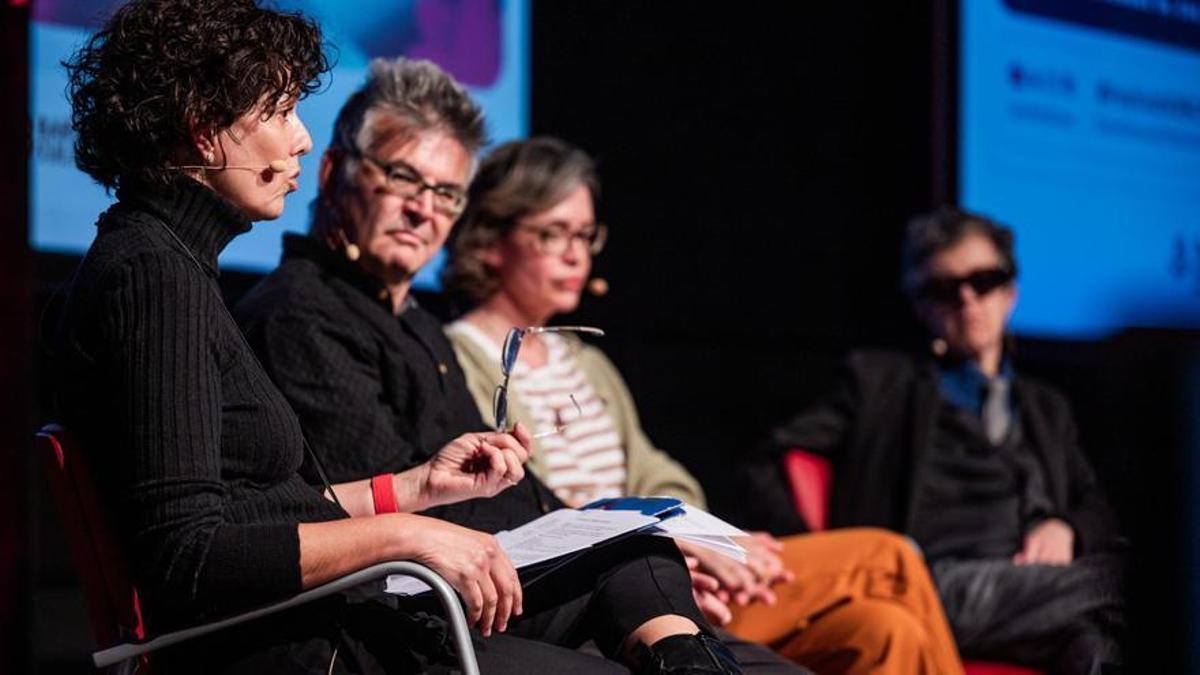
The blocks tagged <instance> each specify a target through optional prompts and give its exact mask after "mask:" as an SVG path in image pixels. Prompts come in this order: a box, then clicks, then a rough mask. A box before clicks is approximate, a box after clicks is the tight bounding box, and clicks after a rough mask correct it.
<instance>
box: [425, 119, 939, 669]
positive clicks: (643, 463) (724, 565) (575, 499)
mask: <svg viewBox="0 0 1200 675" xmlns="http://www.w3.org/2000/svg"><path fill="white" fill-rule="evenodd" d="M598 192H599V184H598V181H597V178H596V174H595V169H594V166H593V163H592V161H591V159H590V158H589V157H588V156H587V155H586V154H585V153H583V152H582V151H581V150H579V149H577V148H573V147H571V146H569V145H567V144H566V143H563V142H562V141H558V140H555V139H551V138H535V139H531V140H527V141H520V142H515V143H509V144H506V145H502V146H500V147H498V148H496V149H495V150H494V151H493V152H492V153H491V154H490V155H489V156H488V157H487V158H486V159H485V160H484V161H483V163H482V165H481V167H480V169H479V173H478V174H477V176H476V178H475V180H474V182H473V183H472V185H471V189H470V193H469V199H468V206H467V210H466V212H465V213H464V215H463V217H462V219H461V220H460V221H459V223H458V225H457V230H456V232H455V237H454V240H453V243H452V247H451V257H450V263H449V267H448V268H447V271H446V281H447V285H448V287H449V288H450V289H451V290H453V291H457V292H459V293H461V294H463V295H465V296H467V297H468V298H470V299H471V300H473V301H474V302H475V306H474V308H473V309H472V310H471V311H470V312H469V313H467V314H466V315H465V316H464V317H463V318H462V319H460V320H459V321H456V322H455V323H453V324H451V325H450V326H448V327H447V333H448V334H449V335H450V338H451V341H452V342H453V343H454V345H455V351H456V352H457V354H458V357H459V361H460V362H461V364H462V367H463V369H464V371H465V372H466V376H467V383H468V385H469V387H470V388H471V392H472V394H473V396H474V397H475V400H476V403H477V404H478V405H479V407H480V408H481V410H483V411H484V415H485V416H491V415H492V414H493V405H494V400H495V399H494V394H495V390H496V387H497V384H499V383H501V382H502V381H503V380H504V378H505V375H506V373H503V372H502V371H501V363H500V360H499V358H498V356H499V355H500V353H501V348H502V345H503V344H504V341H505V337H506V335H507V334H508V332H509V331H510V329H512V328H513V327H521V328H525V327H539V326H543V325H545V324H546V323H547V322H548V321H550V320H551V319H553V318H554V316H555V315H558V314H561V313H565V312H569V311H571V310H573V309H575V308H576V306H577V305H578V304H579V300H580V294H581V293H582V291H583V290H584V288H585V287H586V286H587V284H588V276H589V274H590V272H591V264H592V256H593V255H595V254H597V253H599V252H600V250H601V249H602V248H603V245H604V242H605V239H606V236H607V230H606V229H605V227H604V226H603V225H602V224H600V223H598V222H596V215H595V200H596V198H597V194H598ZM507 376H508V383H507V386H506V389H507V391H506V394H507V410H506V412H507V417H508V419H509V420H510V421H522V422H525V423H526V424H528V425H530V427H531V431H532V432H534V433H535V434H536V435H537V436H538V439H537V440H536V441H535V442H534V443H535V452H534V453H533V454H532V458H531V462H530V465H529V467H530V468H532V470H533V471H534V473H536V474H537V475H538V476H539V477H541V478H542V479H543V480H544V482H545V484H546V485H547V486H549V487H550V488H551V489H552V490H553V491H554V492H555V494H556V495H557V496H558V497H559V498H561V499H562V500H563V501H565V502H566V503H568V504H574V505H579V504H582V503H585V502H588V501H591V500H593V499H597V498H601V497H616V496H622V495H669V496H675V497H679V498H681V499H683V500H685V501H687V502H689V503H691V504H695V505H698V506H703V505H704V493H703V491H702V490H701V488H700V486H699V484H698V483H697V482H696V480H695V479H694V478H693V477H692V476H691V475H689V474H688V473H687V471H686V470H685V469H684V468H683V467H682V466H680V465H679V464H678V463H677V462H675V461H674V460H672V459H671V458H670V457H669V456H668V455H667V454H666V453H664V452H662V451H660V450H658V449H656V448H655V447H654V445H653V444H652V443H651V441H650V439H648V438H647V437H646V435H645V433H644V432H643V431H642V429H641V426H640V424H639V422H638V417H637V412H636V409H635V406H634V403H633V399H632V398H631V396H630V394H629V392H628V390H627V389H626V387H625V383H624V381H623V380H622V378H621V376H620V374H619V373H618V372H617V370H616V369H615V368H614V366H613V364H612V363H611V362H609V361H608V359H606V358H605V357H604V356H603V354H602V353H601V352H600V351H599V350H597V349H595V348H592V347H589V346H587V345H585V344H584V343H582V342H581V341H579V340H578V339H576V338H574V337H573V336H570V335H567V334H563V333H536V332H532V331H529V332H526V333H525V334H524V339H523V340H522V345H521V349H520V351H519V353H518V354H517V357H516V363H515V364H513V366H512V368H511V369H510V372H508V373H507ZM576 404H578V405H577V406H576ZM553 432H557V433H553ZM742 543H743V544H744V546H745V547H746V549H747V552H748V554H749V561H748V563H747V564H741V563H738V562H735V561H733V560H731V559H728V558H725V557H723V556H721V555H719V554H715V553H713V552H711V551H708V550H706V549H703V548H700V547H695V546H692V545H688V544H684V543H681V544H680V548H681V549H683V551H684V553H685V555H687V556H688V557H689V558H690V562H691V563H692V564H693V565H694V566H695V568H696V569H695V573H694V576H693V580H694V590H695V593H696V596H697V601H698V603H699V604H700V606H701V607H702V608H703V609H704V610H705V611H706V613H707V614H708V616H709V618H710V620H712V621H713V622H714V623H716V624H724V625H725V627H726V628H728V629H730V630H731V631H732V632H734V634H736V635H738V636H739V637H743V638H747V639H751V640H755V641H759V642H762V643H765V644H770V645H773V646H775V647H776V648H777V649H778V650H779V651H781V652H782V653H784V654H785V655H786V656H788V657H790V658H792V659H793V660H795V661H797V662H799V663H801V664H803V665H806V666H808V667H811V668H813V669H814V670H816V671H818V672H837V673H843V672H844V673H858V672H875V673H880V672H886V673H955V672H961V669H962V666H961V664H960V663H959V660H958V656H957V653H956V651H955V647H954V642H953V638H952V637H951V635H950V632H949V628H948V626H947V625H946V621H945V618H944V617H943V615H942V611H941V606H940V604H939V602H938V599H937V596H936V593H935V592H934V590H933V586H932V583H931V581H930V579H929V575H928V572H927V571H926V569H925V566H924V563H923V562H922V561H921V558H920V555H919V554H918V553H917V552H916V551H915V549H913V547H912V546H911V545H910V543H909V542H908V541H907V540H905V539H903V538H900V537H897V536H895V535H891V534H888V533H886V532H884V531H881V530H865V529H860V530H853V531H844V532H838V533H829V534H820V535H812V536H802V537H793V538H790V539H786V540H783V541H778V540H775V539H772V538H770V537H769V536H767V535H755V536H754V537H752V538H750V539H749V540H746V541H744V542H742Z"/></svg>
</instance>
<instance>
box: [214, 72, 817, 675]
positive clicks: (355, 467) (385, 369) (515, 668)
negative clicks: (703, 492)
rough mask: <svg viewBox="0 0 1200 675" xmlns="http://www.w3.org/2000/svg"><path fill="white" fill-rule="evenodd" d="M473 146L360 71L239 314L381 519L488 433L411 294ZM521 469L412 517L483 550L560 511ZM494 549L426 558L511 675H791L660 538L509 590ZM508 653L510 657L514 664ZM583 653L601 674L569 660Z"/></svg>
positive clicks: (505, 566)
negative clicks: (718, 608) (309, 210)
mask: <svg viewBox="0 0 1200 675" xmlns="http://www.w3.org/2000/svg"><path fill="white" fill-rule="evenodd" d="M483 142H484V139H483V119H482V113H481V112H480V110H479V108H478V106H477V105H476V104H475V103H474V102H473V101H471V99H470V97H469V96H468V95H467V94H466V92H465V91H464V90H463V89H462V87H461V86H460V85H458V83H456V82H454V81H453V80H452V79H451V78H450V77H449V76H448V75H446V74H445V73H444V72H442V71H441V70H440V69H439V68H437V66H435V65H433V64H432V63H429V62H424V61H409V60H406V59H398V60H396V61H394V62H391V61H384V60H378V61H376V62H375V63H373V64H372V68H371V73H370V76H369V78H368V81H367V84H366V85H365V86H364V87H363V88H361V89H360V90H359V91H357V92H355V93H354V94H353V95H352V96H351V97H350V99H349V100H348V101H347V103H346V105H345V106H344V107H343V108H342V110H341V112H340V113H339V115H338V118H337V121H336V122H335V126H334V137H333V140H332V142H331V145H330V147H329V148H328V150H327V151H326V152H325V155H324V156H323V158H322V161H321V169H320V175H319V179H320V191H319V194H318V197H317V200H316V205H315V210H314V214H313V223H312V229H311V232H310V233H309V235H308V236H297V235H288V236H286V237H285V240H284V256H283V261H282V263H281V264H280V267H279V268H278V269H277V270H275V271H274V272H273V273H272V274H270V275H269V276H268V277H267V278H266V279H265V280H264V281H263V282H262V283H261V284H259V285H258V286H257V287H256V288H255V289H254V290H252V291H251V292H250V293H249V294H247V296H246V297H245V298H244V299H243V300H242V302H241V303H240V304H239V306H238V309H237V315H238V319H239V321H240V322H241V325H242V327H243V329H244V330H245V332H246V335H247V337H248V339H249V341H250V343H251V346H252V347H254V349H255V351H256V352H257V353H258V354H259V355H260V357H261V359H262V362H263V365H264V367H265V368H266V370H267V372H268V373H269V374H270V375H271V377H272V379H273V380H274V381H275V382H276V384H277V385H278V386H279V389H280V390H281V391H282V392H283V393H284V395H285V396H286V397H287V399H288V401H289V403H291V405H292V407H293V408H294V409H295V411H296V413H297V415H298V417H299V418H300V423H301V426H302V427H303V430H304V434H305V437H306V439H307V440H308V442H309V443H310V444H311V446H312V449H313V451H314V455H315V456H316V457H317V458H319V460H320V462H319V464H320V465H321V466H317V467H308V469H309V470H310V471H313V470H314V469H320V468H323V469H324V470H325V472H326V473H327V474H328V475H329V478H330V479H331V480H332V481H334V482H345V481H364V482H367V481H369V482H370V485H371V488H372V490H371V494H372V500H373V507H374V509H375V512H376V513H379V512H386V511H388V510H393V509H394V505H395V503H396V502H397V501H398V500H397V499H396V495H395V494H394V491H395V487H396V486H395V484H394V483H393V481H392V480H391V479H390V478H389V476H390V472H393V471H396V470H397V469H396V467H410V466H415V465H419V464H421V463H422V462H423V461H425V459H426V458H428V457H430V455H431V451H434V450H436V449H438V448H440V447H441V446H443V445H445V440H447V439H450V438H454V437H457V436H458V435H460V434H462V433H463V432H464V431H466V430H468V429H472V430H482V429H486V428H487V427H486V425H485V424H484V422H483V420H482V418H481V417H480V414H479V411H478V409H477V408H476V407H475V403H474V400H473V399H472V397H471V394H470V392H469V391H468V389H467V386H466V382H465V379H464V376H463V373H462V369H461V368H460V367H459V365H458V362H457V361H456V359H455V356H454V352H453V350H452V348H451V346H450V343H449V342H448V340H447V338H446V336H445V334H444V333H443V332H442V326H441V324H440V322H439V321H438V320H437V319H436V318H435V317H434V316H433V315H432V314H430V313H428V312H427V311H425V310H424V309H422V308H421V307H420V306H418V305H417V303H416V302H415V301H414V300H413V298H412V295H411V293H410V290H411V287H412V283H413V279H414V278H415V276H416V275H417V273H418V272H419V271H420V270H421V268H423V267H424V266H425V265H427V264H428V263H430V262H431V261H432V260H433V259H434V258H435V256H436V255H437V253H438V252H439V251H440V250H441V248H442V246H443V244H444V243H445V241H446V237H447V235H448V234H449V232H450V229H451V227H452V226H453V224H454V222H455V220H456V219H457V218H458V216H459V215H460V213H461V212H462V210H463V208H464V206H465V205H466V187H467V184H468V183H469V182H470V179H471V176H472V174H473V172H474V170H475V152H476V151H478V149H479V148H480V146H482V145H483ZM513 433H514V435H515V436H516V437H517V438H518V439H519V440H521V442H522V444H523V445H524V446H525V447H526V448H528V447H529V446H530V443H532V439H531V437H530V435H529V433H528V431H527V430H525V429H524V428H523V426H521V425H517V426H516V427H515V428H514V430H513ZM522 460H523V458H522V457H520V456H519V455H518V453H515V452H513V453H508V454H506V455H505V461H506V462H507V463H508V465H509V466H508V474H509V475H510V476H513V477H514V479H513V480H512V483H513V485H512V487H510V488H509V489H507V490H504V491H503V492H500V493H499V494H498V495H496V496H495V497H492V498H488V499H475V500H470V501H466V502H461V503H459V504H455V505H452V506H443V507H437V508H435V509H430V510H428V511H425V512H423V513H422V515H427V516H432V517H434V518H439V519H442V520H445V521H449V522H451V523H454V524H456V525H459V526H462V527H464V528H469V529H470V530H472V531H475V533H476V534H477V533H479V532H483V533H487V534H494V533H496V532H500V531H503V530H511V529H514V528H516V527H518V526H520V525H523V524H525V523H527V522H529V521H531V520H534V519H535V518H537V517H539V516H541V515H542V513H543V512H544V511H545V510H548V509H554V508H561V507H562V506H563V504H562V503H561V502H560V501H558V500H557V499H556V498H555V497H554V496H553V494H552V493H551V492H550V491H549V490H547V489H544V488H541V487H539V484H538V482H537V479H536V478H535V477H533V476H532V475H529V474H526V473H525V472H524V470H523V467H522V466H521V462H522ZM364 506H365V505H364ZM465 540H466V539H465V538H464V539H463V541H465ZM490 541H491V542H492V544H493V545H492V546H490V547H488V551H487V555H486V557H485V559H484V560H482V561H479V564H478V565H472V564H470V562H462V564H461V565H458V564H456V562H461V561H474V560H476V559H477V558H478V557H479V554H480V551H479V550H475V548H473V547H465V548H464V547H463V546H460V545H459V543H458V542H456V541H454V540H453V538H447V540H446V541H445V542H439V543H441V544H443V545H442V547H441V554H440V555H441V559H439V560H436V561H433V562H430V563H429V564H430V565H431V566H432V567H434V568H435V569H438V571H443V570H442V569H441V568H442V567H448V568H449V569H450V571H451V572H456V571H458V570H459V569H460V568H461V569H462V574H461V575H456V574H451V575H449V576H448V578H447V580H448V581H449V582H450V583H451V585H453V586H455V588H456V590H459V592H460V594H461V595H462V596H463V600H464V601H465V602H466V604H467V605H468V609H469V610H470V615H471V618H472V620H473V622H474V624H475V626H476V627H477V628H478V631H479V633H480V634H481V636H482V637H486V638H488V639H486V640H479V641H477V647H476V649H477V651H478V650H486V651H487V652H488V653H494V652H495V651H496V650H507V651H505V652H504V653H506V654H507V653H509V652H511V653H512V654H513V658H512V660H511V661H510V662H509V667H508V668H507V670H510V671H511V672H540V671H548V670H555V671H557V670H564V671H566V670H571V671H573V670H577V669H582V670H585V671H588V672H592V671H598V670H607V669H617V670H619V669H620V668H619V666H618V664H624V665H628V666H633V667H635V668H637V669H638V670H640V671H641V672H647V673H656V672H697V673H699V672H706V673H707V672H711V673H735V672H742V671H741V670H740V669H739V664H738V660H739V659H741V661H742V663H741V667H742V668H745V670H746V671H748V672H798V669H796V668H793V667H792V666H791V665H790V664H787V663H786V662H783V661H782V660H780V659H778V658H777V657H775V656H774V655H773V654H771V653H770V652H769V651H767V650H765V649H763V648H760V647H756V646H753V645H738V644H735V645H733V646H734V647H735V648H736V649H737V650H738V652H737V655H736V656H735V655H734V654H733V653H732V652H731V650H730V648H729V647H728V646H727V643H726V642H724V641H722V640H721V639H720V638H719V637H718V636H717V633H716V632H715V631H714V630H713V629H712V628H711V627H710V626H709V625H708V624H707V622H706V621H705V619H704V616H703V614H702V613H701V612H700V610H699V609H698V608H697V607H696V604H695V602H694V600H693V598H692V592H691V581H690V577H689V575H688V571H687V569H686V566H685V564H684V561H683V559H682V557H681V556H680V555H679V553H678V550H677V549H676V547H675V546H674V545H673V544H672V543H671V542H669V541H668V540H664V539H662V538H661V537H650V536H635V537H629V538H627V539H625V540H622V541H621V542H618V543H615V544H611V545H609V546H605V547H603V548H599V549H597V550H595V551H593V552H589V553H587V554H583V555H581V556H580V557H578V558H577V559H573V560H572V561H571V562H570V563H569V564H567V565H565V566H563V567H561V568H558V570H555V571H551V572H546V573H545V574H544V575H540V576H539V577H538V578H537V580H536V582H533V581H530V580H528V579H519V578H518V575H517V572H516V571H515V570H514V569H513V566H512V563H511V562H510V561H509V559H508V557H507V555H506V554H505V553H504V551H503V550H500V549H499V546H498V545H495V540H494V539H490ZM464 589H465V590H466V591H469V592H464ZM493 633H504V635H495V634H493ZM397 637H398V639H403V638H402V636H397ZM513 637H515V638H519V639H521V641H522V643H523V644H518V645H517V646H516V647H512V638H513ZM585 641H592V642H594V643H595V645H596V646H597V648H598V649H599V651H600V652H601V653H602V654H603V655H604V656H605V657H607V659H608V660H607V661H605V660H601V659H597V658H595V657H594V656H587V655H584V654H578V653H576V652H574V651H568V650H570V649H573V648H575V647H578V646H579V645H580V644H581V643H584V642H585ZM534 643H536V644H534ZM563 648H566V649H563ZM563 652H565V653H566V655H567V656H564V654H563ZM572 658H573V659H574V660H575V663H574V665H570V664H569V663H568V662H569V661H571V659H572ZM581 659H582V661H580V660H581ZM492 661H493V662H495V659H493V660H492ZM613 661H615V662H617V663H613ZM491 667H492V669H493V670H497V669H498V670H500V671H504V670H505V668H504V667H502V666H496V665H493V666H491Z"/></svg>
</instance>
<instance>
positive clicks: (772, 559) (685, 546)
mask: <svg viewBox="0 0 1200 675" xmlns="http://www.w3.org/2000/svg"><path fill="white" fill-rule="evenodd" d="M678 543H679V548H680V549H681V550H682V551H683V553H684V555H685V556H688V557H692V558H695V559H696V571H698V572H700V573H703V574H705V575H708V576H710V577H714V578H715V579H716V580H717V582H718V583H719V584H720V585H719V588H718V589H716V590H715V591H714V592H713V594H714V595H715V597H716V598H718V599H721V600H723V601H725V602H726V603H729V602H733V603H736V604H738V605H741V606H746V605H749V604H750V603H753V602H762V603H765V604H767V605H773V604H775V601H776V598H775V593H774V592H773V591H772V590H771V586H773V585H774V584H776V583H778V582H781V581H790V580H791V579H792V573H791V572H790V571H789V570H787V569H786V568H785V567H784V566H783V561H782V560H781V559H780V558H779V555H778V554H779V552H780V551H781V550H782V544H780V543H779V542H778V541H777V540H775V539H774V538H772V537H771V536H770V535H767V534H755V535H752V536H750V537H744V538H741V539H739V540H738V543H739V544H741V545H742V547H743V548H745V549H746V558H747V561H746V563H740V562H738V561H736V560H734V559H733V558H730V557H728V556H725V555H722V554H720V553H717V552H716V551H712V550H709V549H706V548H704V547H702V546H697V545H695V544H691V543H689V542H685V541H680V542H678ZM695 584H696V581H695V574H694V573H693V586H695ZM706 600H707V599H706ZM701 609H703V607H702V608H701Z"/></svg>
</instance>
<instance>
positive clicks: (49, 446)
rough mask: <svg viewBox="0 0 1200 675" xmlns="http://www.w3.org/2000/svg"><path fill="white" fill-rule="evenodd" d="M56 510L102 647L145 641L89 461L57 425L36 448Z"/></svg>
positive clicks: (39, 438) (41, 434) (43, 434)
mask: <svg viewBox="0 0 1200 675" xmlns="http://www.w3.org/2000/svg"><path fill="white" fill-rule="evenodd" d="M35 445H36V447H37V452H38V453H39V454H40V455H42V460H43V464H44V465H45V467H46V477H47V478H48V479H49V482H50V492H51V494H52V495H53V497H54V502H55V504H56V505H57V506H58V513H59V516H60V518H61V520H62V525H63V534H64V535H65V536H66V539H67V545H68V546H69V547H70V549H71V557H72V558H73V559H74V562H75V567H76V568H77V569H78V570H79V578H80V586H81V588H82V590H83V595H84V599H85V600H86V601H87V605H88V609H89V610H90V612H91V615H92V630H93V631H94V632H95V634H96V640H97V642H98V643H99V644H100V645H101V646H102V647H107V646H110V645H114V644H116V643H118V642H124V641H127V640H130V639H137V640H141V639H144V638H145V637H146V629H145V626H144V624H143V622H142V612H141V607H140V606H139V604H138V597H137V590H136V589H135V588H134V587H133V583H132V581H131V579H130V576H129V572H128V569H127V567H126V566H125V562H124V560H123V559H122V558H121V556H120V555H119V553H118V550H117V543H116V539H115V537H114V535H113V530H112V526H111V524H110V522H109V519H108V517H107V513H106V512H105V510H104V507H103V505H102V504H101V502H100V499H99V497H98V495H97V494H96V491H95V488H94V486H93V482H92V478H91V474H90V473H89V472H88V468H87V462H86V460H85V457H84V456H83V454H82V453H81V452H80V451H79V447H78V446H77V445H76V444H75V442H74V441H73V439H72V438H71V436H70V434H68V433H67V432H66V430H65V429H63V428H62V427H60V426H58V425H57V424H48V425H46V426H45V427H42V430H41V431H39V432H38V434H37V439H36V443H35Z"/></svg>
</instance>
